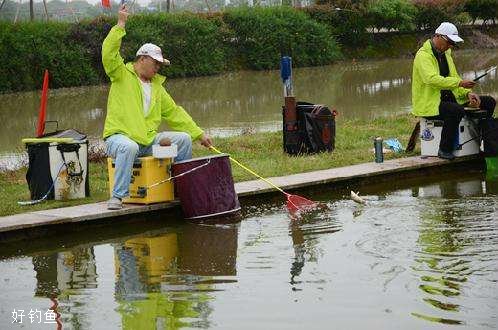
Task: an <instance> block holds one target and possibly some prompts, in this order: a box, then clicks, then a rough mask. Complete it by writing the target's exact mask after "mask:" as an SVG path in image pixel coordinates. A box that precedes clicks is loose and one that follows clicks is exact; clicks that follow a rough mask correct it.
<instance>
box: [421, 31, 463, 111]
mask: <svg viewBox="0 0 498 330" xmlns="http://www.w3.org/2000/svg"><path fill="white" fill-rule="evenodd" d="M445 56H446V60H447V61H448V67H449V69H450V73H449V76H448V77H443V76H441V75H440V74H439V66H438V63H437V59H436V57H435V56H434V54H433V53H432V47H431V42H430V40H427V41H426V42H425V43H424V45H423V46H422V47H421V48H420V49H419V50H418V52H417V54H416V55H415V60H414V61H413V75H412V106H413V109H412V114H414V115H415V116H419V117H430V116H437V115H438V114H439V103H440V102H441V90H443V89H447V90H451V92H452V93H453V95H455V98H456V100H457V102H458V103H459V104H464V103H466V102H468V99H467V94H468V93H469V92H470V89H467V88H463V87H458V84H459V83H460V81H461V80H462V78H460V76H459V75H458V72H457V70H456V67H455V63H453V59H452V58H451V49H448V50H447V51H446V52H445Z"/></svg>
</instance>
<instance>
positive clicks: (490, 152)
mask: <svg viewBox="0 0 498 330" xmlns="http://www.w3.org/2000/svg"><path fill="white" fill-rule="evenodd" d="M480 124H481V132H482V140H483V143H484V156H485V157H495V156H498V118H487V119H484V120H482V121H481V123H480Z"/></svg>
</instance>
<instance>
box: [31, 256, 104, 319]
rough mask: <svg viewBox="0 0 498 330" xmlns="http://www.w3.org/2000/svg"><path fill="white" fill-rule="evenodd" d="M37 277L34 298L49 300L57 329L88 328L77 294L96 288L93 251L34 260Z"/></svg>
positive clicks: (83, 303) (82, 306) (84, 303)
mask: <svg viewBox="0 0 498 330" xmlns="http://www.w3.org/2000/svg"><path fill="white" fill-rule="evenodd" d="M32 262H33V268H34V271H35V273H36V290H35V297H44V298H48V299H49V300H50V302H51V303H50V305H49V306H47V307H46V308H47V309H48V308H52V309H54V311H55V313H56V315H57V319H56V321H57V324H58V328H60V327H61V325H62V324H70V325H71V326H72V327H75V328H78V327H88V326H89V324H88V323H87V322H86V320H85V319H86V313H84V312H83V311H84V309H85V308H84V306H85V305H86V304H87V302H86V301H85V300H84V299H81V297H80V294H81V293H83V292H84V291H86V290H87V289H95V288H97V282H96V279H97V269H96V265H95V255H94V253H93V248H91V247H90V248H75V249H72V250H68V251H61V252H57V253H54V254H50V255H42V256H33V259H32Z"/></svg>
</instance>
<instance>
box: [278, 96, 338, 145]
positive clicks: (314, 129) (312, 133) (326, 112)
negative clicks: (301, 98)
mask: <svg viewBox="0 0 498 330" xmlns="http://www.w3.org/2000/svg"><path fill="white" fill-rule="evenodd" d="M336 114H337V113H336V111H335V110H333V111H330V109H329V108H328V107H326V106H324V105H319V104H312V103H308V102H297V105H296V119H297V122H296V123H295V124H294V123H292V124H293V125H290V124H289V123H286V118H285V108H284V109H283V121H284V123H283V146H284V151H285V152H287V153H288V154H290V155H298V154H314V153H319V152H325V151H327V152H332V151H333V150H334V148H335V116H336Z"/></svg>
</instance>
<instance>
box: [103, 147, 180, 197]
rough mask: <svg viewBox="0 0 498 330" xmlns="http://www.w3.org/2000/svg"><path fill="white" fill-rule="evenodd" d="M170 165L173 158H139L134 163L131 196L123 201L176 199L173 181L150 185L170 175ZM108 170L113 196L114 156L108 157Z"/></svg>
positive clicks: (110, 192)
mask: <svg viewBox="0 0 498 330" xmlns="http://www.w3.org/2000/svg"><path fill="white" fill-rule="evenodd" d="M170 166H171V158H163V159H158V158H154V157H141V158H138V162H137V163H135V164H133V171H132V176H131V183H130V196H129V197H127V198H124V199H123V202H124V203H135V204H152V203H159V202H166V201H172V200H173V199H174V193H173V182H172V181H165V182H163V183H161V184H159V185H156V186H153V187H150V186H152V185H154V184H156V183H159V182H161V181H164V180H167V179H168V178H169V177H170ZM107 170H108V173H109V194H110V195H111V197H112V187H114V162H113V160H112V158H107ZM149 187H150V188H149Z"/></svg>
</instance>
